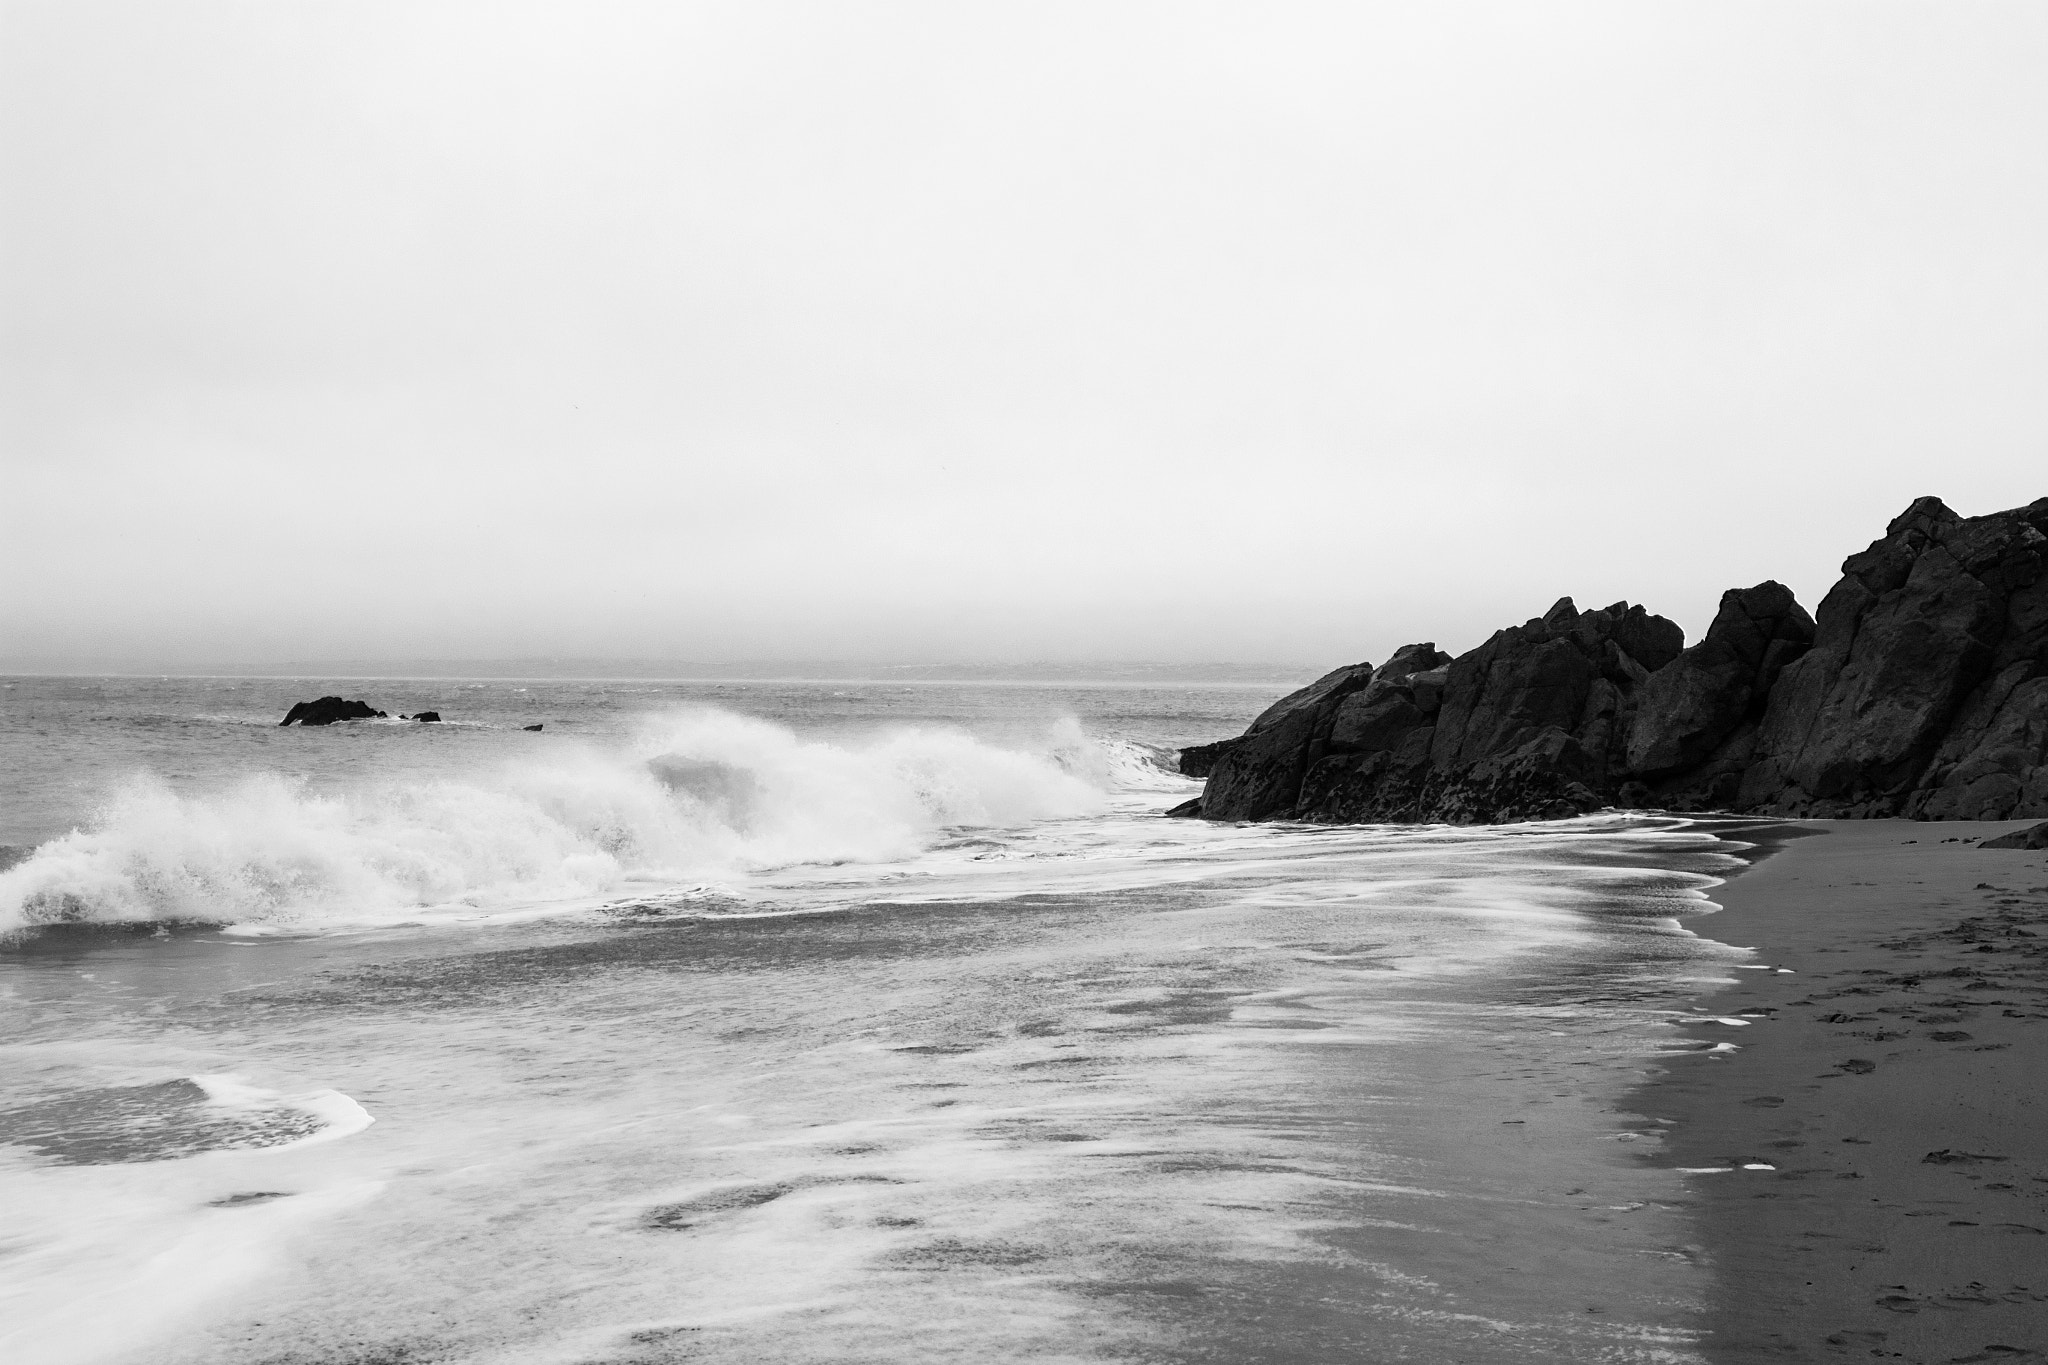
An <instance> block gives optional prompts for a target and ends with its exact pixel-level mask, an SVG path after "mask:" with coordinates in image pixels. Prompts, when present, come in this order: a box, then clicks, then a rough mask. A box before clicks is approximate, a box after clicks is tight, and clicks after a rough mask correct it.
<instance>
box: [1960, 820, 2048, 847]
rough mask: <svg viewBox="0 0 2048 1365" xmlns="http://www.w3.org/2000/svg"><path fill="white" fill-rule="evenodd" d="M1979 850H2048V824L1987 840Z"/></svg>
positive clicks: (2017, 830) (1980, 845)
mask: <svg viewBox="0 0 2048 1365" xmlns="http://www.w3.org/2000/svg"><path fill="white" fill-rule="evenodd" d="M1977 847H1979V848H2048V823H2043V824H2039V825H2033V826H2030V827H2029V828H2027V829H2016V830H2014V831H2013V832H2012V833H2010V834H2001V835H1999V836H1998V837H1997V838H1996V839H1986V840H1985V841H1984V842H1983V843H1981V844H1979V845H1977Z"/></svg>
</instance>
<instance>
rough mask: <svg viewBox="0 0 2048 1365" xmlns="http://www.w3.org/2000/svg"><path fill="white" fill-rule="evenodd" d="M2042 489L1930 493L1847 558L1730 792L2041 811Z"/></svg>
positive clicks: (2047, 696) (1849, 802) (1799, 799)
mask: <svg viewBox="0 0 2048 1365" xmlns="http://www.w3.org/2000/svg"><path fill="white" fill-rule="evenodd" d="M2044 532H2048V498H2043V499H2041V500H2040V501H2038V502H2034V503H2031V504H2029V505H2028V506H2026V507H2022V508H2018V509H2015V510H2013V511H2010V512H1998V513H1995V514H1993V515H1991V516H1985V517H1968V518H1964V517H1959V516H1957V515H1956V514H1955V513H1954V512H1951V511H1950V510H1949V509H1948V508H1947V507H1945V506H1943V505H1942V502H1941V500H1940V499H1939V498H1921V499H1919V500H1918V501H1917V502H1915V503H1914V504H1913V505H1912V506H1911V507H1909V508H1907V509H1906V511H1905V512H1904V513H1903V514H1902V515H1901V516H1900V517H1899V518H1898V519H1897V520H1896V521H1894V522H1892V524H1891V525H1890V526H1888V527H1886V528H1885V534H1884V538H1883V539H1881V540H1878V541H1876V542H1875V543H1873V544H1872V545H1871V547H1870V548H1869V549H1867V550H1865V551H1864V552H1863V553H1862V554H1859V555H1852V556H1851V557H1850V558H1849V559H1848V561H1847V562H1845V563H1844V564H1843V565H1842V573H1843V575H1844V577H1843V578H1842V581H1841V582H1839V583H1837V584H1836V585H1835V586H1834V589H1833V590H1832V591H1831V592H1829V593H1828V595H1827V597H1826V598H1825V599H1824V600H1823V601H1822V602H1821V604H1820V612H1819V623H1820V625H1819V632H1818V634H1817V635H1816V636H1815V637H1814V642H1813V650H1812V652H1811V653H1810V654H1808V655H1807V656H1806V657H1805V658H1804V659H1802V660H1800V661H1799V662H1798V663H1796V664H1793V665H1791V666H1789V667H1787V668H1786V670H1785V672H1784V674H1783V676H1782V677H1780V678H1779V680H1778V685H1777V686H1776V687H1774V688H1772V689H1771V701H1770V708H1769V711H1768V712H1767V714H1766V715H1765V717H1764V721H1763V728H1762V732H1761V733H1760V734H1759V735H1758V737H1757V754H1756V760H1755V762H1754V763H1753V764H1752V765H1751V766H1750V767H1749V769H1748V770H1747V771H1746V772H1745V773H1744V775H1743V778H1742V784H1741V788H1740V791H1739V793H1738V795H1737V804H1738V805H1740V806H1741V807H1743V808H1745V809H1755V810H1771V811H1777V812H1782V813H1785V814H1797V815H1816V816H1888V815H1904V816H1912V817H1915V818H1920V819H1928V820H2001V819H2008V820H2009V819H2015V818H2018V817H2021V816H2029V815H2048V765H2044V764H2048V575H2044V574H2043V572H2042V558H2043V551H2044V548H2048V534H2044Z"/></svg>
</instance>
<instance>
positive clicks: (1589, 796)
mask: <svg viewBox="0 0 2048 1365" xmlns="http://www.w3.org/2000/svg"><path fill="white" fill-rule="evenodd" d="M1683 644H1684V634H1683V632H1681V631H1680V630H1679V628H1678V627H1677V626H1676V625H1674V624H1673V623H1671V622H1670V621H1667V620H1665V619H1664V618H1662V617H1660V616H1652V615H1650V614H1649V613H1648V612H1646V611H1644V610H1643V609H1642V608H1641V607H1637V606H1631V605H1629V604H1628V603H1626V602H1617V603H1615V604H1614V605H1613V606H1611V607H1603V608H1601V609H1599V610H1596V611H1584V612H1582V611H1580V610H1579V609H1578V608H1577V606H1576V605H1575V604H1574V603H1573V602H1572V600H1571V599H1570V598H1562V599H1560V600H1559V601H1558V602H1557V603H1556V605H1554V606H1552V607H1551V609H1550V610H1549V611H1548V612H1546V613H1544V614H1543V615H1542V616H1540V617H1538V618H1536V619H1534V620H1531V621H1529V622H1527V623H1525V624H1523V625H1520V626H1515V627H1512V628H1510V629H1508V630H1503V631H1500V632H1498V633H1497V634H1495V635H1494V637H1493V638H1492V639H1490V640H1488V641H1487V642H1486V643H1485V644H1483V645H1481V646H1480V647H1479V648H1477V649H1475V650H1473V651H1471V652H1470V653H1469V654H1465V655H1462V656H1461V657H1459V658H1457V659H1455V660H1449V661H1446V660H1445V659H1444V656H1442V655H1440V654H1437V653H1436V651H1435V649H1434V647H1433V646H1429V645H1423V646H1415V645H1411V646H1409V647H1408V648H1407V649H1404V650H1402V651H1401V652H1400V653H1399V654H1397V655H1395V656H1394V659H1393V660H1392V661H1390V662H1389V663H1388V665H1387V666H1386V668H1385V669H1383V670H1382V671H1381V673H1380V674H1379V675H1376V676H1375V679H1374V681H1373V684H1372V686H1371V687H1369V688H1367V689H1365V690H1364V691H1363V692H1362V693H1360V694H1359V695H1358V696H1357V697H1355V698H1353V699H1350V700H1347V701H1345V702H1344V703H1342V704H1341V705H1340V707H1339V709H1338V714H1337V716H1336V717H1335V718H1334V722H1333V724H1332V726H1331V730H1330V738H1329V742H1328V743H1327V744H1326V745H1325V747H1324V751H1323V752H1322V753H1320V754H1317V755H1315V757H1314V760H1313V761H1312V763H1311V765H1310V767H1309V769H1308V771H1307V772H1306V773H1305V774H1304V777H1303V781H1302V784H1301V789H1300V792H1299V794H1298V797H1297V800H1296V803H1295V809H1294V812H1293V814H1294V816H1295V818H1297V819H1303V820H1313V821H1320V822H1331V823H1338V822H1342V823H1350V822H1357V821H1415V820H1444V821H1451V822H1455V823H1473V822H1481V821H1493V820H1530V819H1544V818H1555V817H1559V816H1566V815H1576V814H1578V813H1580V812H1582V811H1588V810H1597V809H1599V808H1600V807H1601V806H1603V805H1606V804H1609V802H1610V800H1611V797H1610V795H1609V793H1608V788H1609V784H1608V782H1607V781H1606V776H1607V773H1608V771H1609V769H1610V768H1611V767H1612V766H1613V756H1614V755H1615V754H1616V753H1617V752H1618V751H1619V750H1620V748H1621V746H1622V737H1623V735H1624V734H1625V733H1626V728H1625V727H1626V724H1627V721H1628V717H1629V715H1630V704H1631V700H1632V697H1633V694H1634V692H1635V691H1636V689H1637V688H1638V687H1640V685H1641V683H1642V682H1643V680H1644V679H1646V678H1648V677H1649V676H1650V672H1651V669H1652V668H1653V667H1658V666H1662V665H1663V664H1665V663H1668V662H1669V661H1670V660H1672V659H1673V658H1675V657H1676V656H1677V655H1678V652H1679V649H1680V647H1681V646H1682V645H1683ZM1420 651H1427V654H1428V656H1429V657H1428V659H1427V667H1424V668H1414V667H1413V664H1415V663H1417V662H1422V661H1423V659H1422V657H1421V654H1420ZM1646 659H1647V660H1648V662H1645V660H1646ZM1207 813H1208V807H1207V805H1206V804H1205V805H1204V814H1207Z"/></svg>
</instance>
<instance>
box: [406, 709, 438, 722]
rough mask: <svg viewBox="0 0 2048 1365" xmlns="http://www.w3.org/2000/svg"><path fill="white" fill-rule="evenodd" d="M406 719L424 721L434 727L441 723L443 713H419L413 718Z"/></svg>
mask: <svg viewBox="0 0 2048 1365" xmlns="http://www.w3.org/2000/svg"><path fill="white" fill-rule="evenodd" d="M406 719H408V720H423V721H426V722H427V723H428V724H429V725H433V724H438V723H439V722H440V719H441V713H440V712H439V711H419V712H415V713H414V714H413V715H411V716H408V717H406Z"/></svg>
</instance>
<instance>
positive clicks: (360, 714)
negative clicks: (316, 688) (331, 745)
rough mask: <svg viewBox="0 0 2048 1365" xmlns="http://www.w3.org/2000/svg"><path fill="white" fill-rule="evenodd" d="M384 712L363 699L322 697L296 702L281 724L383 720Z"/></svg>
mask: <svg viewBox="0 0 2048 1365" xmlns="http://www.w3.org/2000/svg"><path fill="white" fill-rule="evenodd" d="M382 719H384V713H383V712H382V711H379V710H377V709H376V708H375V707H373V706H371V705H370V704H369V703H368V702H363V701H346V700H344V699H342V698H340V697H321V698H320V699H319V700H317V701H302V702H294V703H293V704H292V709H291V710H289V711H287V712H285V715H284V719H283V720H281V721H279V722H278V724H279V725H281V726H282V725H294V724H296V725H332V724H334V723H335V722H336V721H338V720H382Z"/></svg>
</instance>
